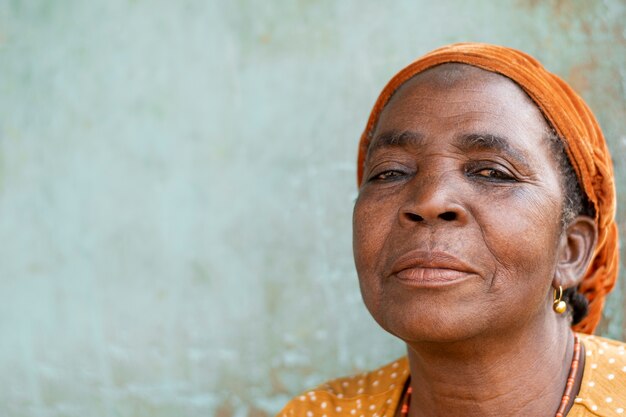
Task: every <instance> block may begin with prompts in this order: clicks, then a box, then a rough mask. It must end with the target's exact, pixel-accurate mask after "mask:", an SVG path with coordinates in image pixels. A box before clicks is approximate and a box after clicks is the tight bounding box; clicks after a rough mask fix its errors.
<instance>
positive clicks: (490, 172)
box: [474, 168, 515, 180]
mask: <svg viewBox="0 0 626 417" xmlns="http://www.w3.org/2000/svg"><path fill="white" fill-rule="evenodd" d="M474 175H478V176H480V177H485V178H489V179H494V180H514V179H515V178H514V177H513V176H512V175H510V174H507V173H506V172H503V171H500V170H499V169H494V168H484V169H481V170H478V171H474Z"/></svg>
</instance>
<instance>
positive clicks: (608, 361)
mask: <svg viewBox="0 0 626 417" xmlns="http://www.w3.org/2000/svg"><path fill="white" fill-rule="evenodd" d="M578 336H579V337H580V339H581V341H582V342H583V344H584V345H585V350H586V353H585V355H586V356H585V372H584V374H583V381H582V384H581V386H580V391H579V393H578V396H577V397H576V399H575V400H574V406H573V407H572V409H571V410H570V412H569V413H568V417H581V416H600V417H608V416H626V345H625V344H624V343H620V342H616V341H614V340H609V339H604V338H602V337H597V336H588V335H584V334H578Z"/></svg>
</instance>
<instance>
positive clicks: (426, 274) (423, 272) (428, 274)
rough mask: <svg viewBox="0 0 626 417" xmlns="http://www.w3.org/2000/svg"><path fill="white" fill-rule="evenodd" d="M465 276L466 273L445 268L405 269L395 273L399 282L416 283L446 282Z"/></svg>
mask: <svg viewBox="0 0 626 417" xmlns="http://www.w3.org/2000/svg"><path fill="white" fill-rule="evenodd" d="M467 275H468V273H467V272H462V271H457V270H455V269H445V268H407V269H403V270H402V271H400V272H398V273H396V276H397V277H398V278H400V279H401V280H405V281H416V282H447V281H454V280H457V279H460V278H464V277H466V276H467Z"/></svg>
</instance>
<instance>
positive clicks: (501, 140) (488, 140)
mask: <svg viewBox="0 0 626 417" xmlns="http://www.w3.org/2000/svg"><path fill="white" fill-rule="evenodd" d="M455 142H456V143H455V146H456V147H457V148H458V149H459V150H461V151H463V152H470V151H495V152H498V153H501V154H505V155H507V156H508V157H510V158H513V159H515V160H516V161H517V162H520V163H522V164H525V165H527V164H528V160H529V158H528V155H527V154H526V153H525V152H523V151H522V150H520V149H517V148H515V147H514V146H512V145H511V141H510V140H509V139H507V138H506V137H504V136H498V135H493V134H490V133H472V134H467V135H462V136H459V137H458V138H457V139H456V141H455Z"/></svg>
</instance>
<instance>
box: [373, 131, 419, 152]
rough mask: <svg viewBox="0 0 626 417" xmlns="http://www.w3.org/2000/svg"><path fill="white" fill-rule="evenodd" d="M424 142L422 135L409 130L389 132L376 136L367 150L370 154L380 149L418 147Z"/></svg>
mask: <svg viewBox="0 0 626 417" xmlns="http://www.w3.org/2000/svg"><path fill="white" fill-rule="evenodd" d="M423 142H424V135H422V134H421V133H419V132H415V131H411V130H389V131H386V132H383V133H381V134H379V135H377V136H376V137H375V138H374V139H373V140H372V141H371V142H370V146H369V147H368V149H367V154H368V155H369V154H371V153H372V152H374V151H375V150H377V149H380V148H395V147H406V146H420V145H422V143H423Z"/></svg>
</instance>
